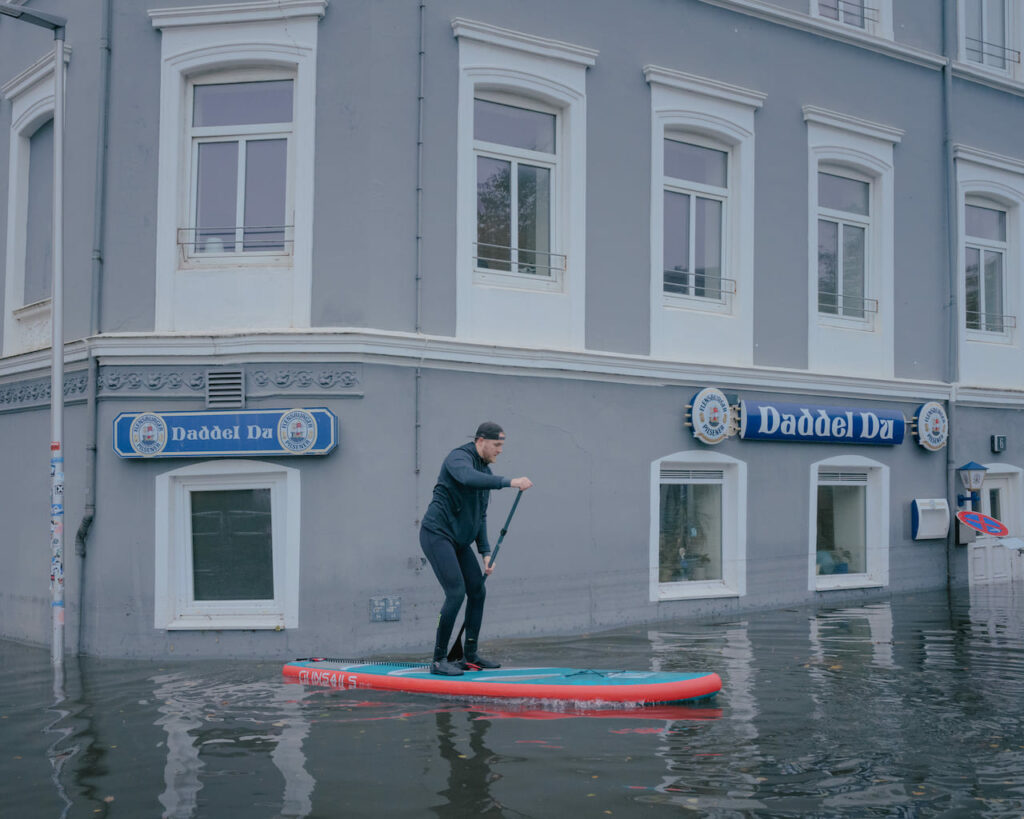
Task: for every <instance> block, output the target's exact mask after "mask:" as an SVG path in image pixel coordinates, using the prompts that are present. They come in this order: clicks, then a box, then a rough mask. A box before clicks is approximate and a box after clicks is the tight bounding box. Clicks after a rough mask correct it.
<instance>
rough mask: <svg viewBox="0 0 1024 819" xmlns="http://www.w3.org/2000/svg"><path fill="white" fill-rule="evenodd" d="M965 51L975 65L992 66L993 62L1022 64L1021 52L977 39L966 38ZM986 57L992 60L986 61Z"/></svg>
mask: <svg viewBox="0 0 1024 819" xmlns="http://www.w3.org/2000/svg"><path fill="white" fill-rule="evenodd" d="M964 51H965V52H966V55H967V59H968V60H970V61H971V62H974V63H983V64H988V65H991V64H992V61H993V60H994V61H998V62H1004V63H1019V62H1020V52H1019V51H1017V50H1016V49H1014V48H1007V47H1006V46H1003V45H999V44H998V43H988V42H985V41H984V40H979V39H978V38H977V37H964ZM986 57H988V58H990V59H989V60H986V59H985V58H986Z"/></svg>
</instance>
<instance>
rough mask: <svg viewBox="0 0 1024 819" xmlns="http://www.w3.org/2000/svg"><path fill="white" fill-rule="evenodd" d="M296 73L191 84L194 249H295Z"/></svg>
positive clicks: (190, 245) (202, 252)
mask: <svg viewBox="0 0 1024 819" xmlns="http://www.w3.org/2000/svg"><path fill="white" fill-rule="evenodd" d="M292 86H293V81H292V80H268V81H254V82H232V83H210V84H195V85H193V86H192V123H191V135H192V161H193V178H192V191H193V194H192V200H191V202H192V218H191V224H190V227H189V229H188V230H187V231H186V234H187V240H186V241H185V242H184V243H183V244H185V246H186V247H187V249H188V251H189V253H190V254H191V255H199V256H207V255H209V254H235V253H264V254H274V255H281V254H283V253H287V252H290V249H291V227H292V226H291V225H288V224H286V222H288V221H289V216H288V214H289V213H290V203H289V184H288V179H289V142H290V139H291V136H292V120H293V113H292V110H293V88H292Z"/></svg>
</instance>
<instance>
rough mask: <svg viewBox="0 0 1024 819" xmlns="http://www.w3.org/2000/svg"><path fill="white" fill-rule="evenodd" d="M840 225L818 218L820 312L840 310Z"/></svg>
mask: <svg viewBox="0 0 1024 819" xmlns="http://www.w3.org/2000/svg"><path fill="white" fill-rule="evenodd" d="M838 293H839V225H838V224H837V223H835V222H829V221H827V220H825V219H819V220H818V312H820V313H833V314H834V313H837V312H838V310H839V299H838V297H837V296H838Z"/></svg>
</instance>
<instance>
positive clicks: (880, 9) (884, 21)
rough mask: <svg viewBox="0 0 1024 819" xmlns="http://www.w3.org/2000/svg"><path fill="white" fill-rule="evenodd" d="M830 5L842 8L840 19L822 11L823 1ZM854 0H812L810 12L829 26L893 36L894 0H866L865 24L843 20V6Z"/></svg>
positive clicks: (888, 38) (881, 35)
mask: <svg viewBox="0 0 1024 819" xmlns="http://www.w3.org/2000/svg"><path fill="white" fill-rule="evenodd" d="M822 2H824V3H826V4H828V5H830V6H837V7H838V8H839V10H840V13H839V19H838V20H834V19H832V18H831V17H829V16H828V15H827V14H823V13H822V11H821V3H822ZM848 2H850V3H851V4H852V0H810V6H809V9H808V11H809V13H810V15H811V17H813V18H814V19H816V20H819V21H820V22H821V23H823V24H824V25H827V26H834V27H836V28H839V29H849V30H852V31H856V32H863V33H864V34H868V35H871V36H873V37H882V38H884V39H887V40H891V39H892V38H893V28H892V0H864V12H865V13H864V25H863V26H857V25H854V24H853V23H847V22H845V21H844V20H843V14H842V12H843V6H844V4H846V3H848Z"/></svg>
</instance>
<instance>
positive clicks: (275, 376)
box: [0, 0, 1024, 658]
mask: <svg viewBox="0 0 1024 819" xmlns="http://www.w3.org/2000/svg"><path fill="white" fill-rule="evenodd" d="M165 2H166V4H167V5H166V7H161V8H152V9H148V10H147V9H146V8H145V7H144V6H142V5H140V4H138V3H134V2H128V1H127V0H89V1H88V2H77V3H70V2H67V1H66V0H45V1H44V0H31V1H30V2H29V3H27V4H26V5H28V6H31V7H32V8H35V9H38V10H41V11H47V12H51V13H55V14H61V15H66V16H67V17H68V26H67V43H68V47H69V48H68V53H69V56H68V58H67V60H66V65H65V66H64V71H65V77H66V84H67V103H66V106H65V110H66V135H67V136H66V160H65V167H66V176H65V193H64V197H65V213H66V225H65V231H64V238H65V283H64V294H65V316H64V325H65V337H66V338H67V339H68V343H67V345H66V351H65V355H66V378H65V384H64V393H65V401H66V406H67V422H66V438H65V460H66V463H65V473H66V495H65V504H64V508H65V510H66V512H65V515H66V535H65V541H66V548H65V554H64V567H65V574H64V578H63V581H64V583H65V596H66V611H67V615H66V617H67V620H66V623H67V633H68V638H67V642H68V646H69V650H71V651H82V652H85V653H90V654H97V655H113V656H140V657H141V656H145V657H159V656H166V655H168V654H171V653H173V654H174V655H175V656H237V657H266V658H281V657H289V656H302V655H308V654H310V653H318V654H329V655H336V656H361V655H366V654H369V653H386V652H394V651H408V652H417V651H424V652H425V651H426V650H427V648H428V647H429V646H430V645H431V643H432V639H433V630H434V625H435V623H436V617H437V611H438V608H439V606H440V602H441V592H440V588H439V586H438V585H437V582H436V580H435V579H434V577H433V575H432V573H431V571H430V568H429V567H427V566H426V565H425V561H424V560H423V557H422V554H421V552H420V549H419V545H418V537H417V532H418V525H419V520H420V518H421V516H422V514H423V512H424V510H425V508H426V506H427V504H428V502H429V500H430V497H431V490H432V486H433V483H434V479H435V477H436V475H437V470H438V467H439V466H440V463H441V461H442V459H443V458H444V456H445V454H446V453H447V452H448V451H449V450H450V449H451V448H453V447H455V446H457V445H460V444H462V443H464V442H466V441H467V440H468V439H469V437H470V435H471V433H472V430H473V429H475V427H476V425H477V423H478V422H480V421H482V420H486V419H493V420H496V421H498V422H500V423H501V424H502V425H503V426H504V427H505V429H506V431H507V433H508V443H507V445H506V447H505V452H504V454H503V455H502V456H501V458H500V459H499V461H498V462H497V464H496V465H495V472H497V473H498V474H504V475H508V476H516V475H528V476H529V477H530V478H531V479H532V480H533V481H534V483H535V488H533V489H532V490H530V491H529V492H528V493H527V494H526V495H525V496H524V498H523V501H522V503H521V504H520V506H519V510H518V511H517V515H516V518H515V520H514V521H513V525H512V531H511V532H510V534H509V536H508V539H507V540H506V543H505V546H504V547H503V551H502V555H501V558H500V564H499V568H498V571H496V573H495V574H494V576H493V577H492V579H491V581H490V582H489V584H488V586H489V589H490V595H491V597H490V600H489V602H488V606H487V612H486V617H485V624H484V633H483V639H484V640H485V641H486V639H488V638H491V637H496V636H517V635H528V634H556V633H573V632H578V631H582V630H588V629H597V628H605V627H613V626H616V625H620V624H627V623H639V622H645V621H657V620H664V619H669V618H678V617H695V616H706V615H715V616H725V615H729V614H733V613H740V612H746V611H754V610H758V609H765V608H770V607H776V606H789V605H804V604H816V603H832V602H848V601H857V600H863V599H867V598H870V597H872V596H876V595H880V594H889V593H904V592H910V591H915V590H921V589H929V588H936V587H942V586H945V585H946V584H947V583H954V584H962V583H966V582H967V581H968V577H969V574H970V572H971V571H972V566H973V567H974V568H973V571H975V572H976V573H979V574H980V575H985V576H990V575H993V574H998V571H997V570H996V569H994V568H992V567H990V566H989V565H988V563H986V561H990V560H992V559H994V558H993V557H992V556H993V555H995V554H997V553H998V552H997V547H998V542H997V541H996V540H995V539H994V538H990V537H979V538H978V540H977V541H975V543H974V544H973V545H972V546H970V547H969V548H967V547H962V546H959V545H957V539H958V537H957V535H956V534H955V533H954V531H953V527H952V526H950V525H949V521H950V520H951V519H952V518H951V516H952V514H954V513H955V512H956V511H957V508H958V506H957V497H956V496H957V494H958V491H959V490H960V487H959V484H958V481H957V478H956V472H955V469H956V467H958V466H960V465H961V464H962V463H964V462H966V461H978V462H982V463H984V464H985V465H986V466H987V467H988V473H987V479H986V483H985V487H984V489H983V491H982V493H981V496H980V498H979V501H980V511H982V512H986V513H989V514H991V516H993V517H996V518H999V519H1000V520H1002V521H1004V522H1005V523H1006V525H1007V527H1008V528H1009V531H1010V534H1011V535H1018V534H1020V533H1021V531H1022V526H1024V522H1022V520H1021V514H1022V513H1021V508H1022V505H1024V504H1022V500H1024V483H1022V478H1021V475H1022V467H1024V426H1022V424H1021V422H1020V413H1019V410H1020V408H1021V406H1022V405H1024V391H1022V390H1024V335H1022V333H1024V329H1022V328H1021V327H1020V326H1019V324H1018V320H1017V318H1016V317H1017V316H1020V315H1022V314H1024V285H1022V280H1021V271H1022V261H1024V258H1022V257H1024V145H1022V143H1021V139H1020V134H1021V133H1022V132H1024V105H1022V99H1021V98H1022V95H1024V66H1022V63H1021V59H1020V55H1021V51H1020V50H1021V48H1022V47H1024V16H1022V15H1021V12H1020V9H1019V8H1018V6H1017V5H1016V3H1014V2H1012V0H988V1H987V2H982V0H958V1H955V0H945V1H944V2H942V3H919V2H912V1H911V0H775V2H769V0H671V2H664V1H663V0H631V2H628V3H626V2H608V1H607V0H606V1H605V2H594V0H563V2H559V3H549V2H542V0H516V2H509V1H508V0H473V1H472V2H470V0H427V2H422V3H417V2H412V0H388V1H387V2H383V0H378V1H377V2H373V1H372V0H344V1H343V0H333V1H332V2H327V0H243V2H233V3H225V4H217V3H200V4H196V3H194V2H193V3H189V4H186V3H178V4H173V0H165ZM51 53H52V52H51V49H50V38H49V35H48V33H47V32H45V31H42V30H38V29H34V28H33V27H32V26H28V25H25V24H24V23H22V22H20V21H17V20H12V19H7V18H0V84H2V85H0V90H2V95H3V101H2V103H0V156H2V155H4V154H6V156H7V157H8V160H7V161H6V162H0V264H2V265H3V267H2V271H3V280H4V288H3V296H2V299H3V301H2V304H3V308H2V315H0V321H2V324H3V347H2V357H0V441H2V447H3V467H2V475H3V481H4V491H3V492H2V493H0V520H2V521H3V523H4V534H3V537H2V539H0V554H2V555H3V562H4V566H5V571H4V572H3V574H2V576H0V633H2V635H3V636H5V637H8V638H13V639H17V640H24V641H29V642H35V643H46V642H48V640H49V633H50V622H51V606H50V600H51V593H50V588H49V578H48V577H47V568H48V567H49V565H50V560H49V554H50V551H49V542H48V539H47V534H46V533H47V526H48V522H49V521H48V517H47V515H48V499H49V491H50V490H49V480H50V477H49V475H48V473H47V469H46V461H45V460H44V459H45V458H47V457H48V443H49V441H48V432H47V429H48V423H49V420H48V419H49V415H48V408H49V387H48V385H49V371H50V361H51V355H50V349H49V337H50V335H49V334H50V307H51V305H50V296H51V286H50V285H51V280H50V273H49V271H50V269H51V268H50V265H51V262H50V257H49V253H50V243H49V231H50V227H49V219H50V212H51V205H52V199H51V195H52V194H51V193H50V191H51V189H52V178H53V163H52V144H53V128H52V124H51V123H52V118H53V110H54V98H53V77H54V71H55V64H54V63H55V60H54V58H53V57H52V56H50V55H51ZM993 436H1000V437H999V438H998V439H997V438H994V437H993ZM513 496H514V491H512V490H506V491H503V492H500V493H494V494H493V495H492V498H491V514H490V530H491V532H492V541H493V539H494V537H493V533H496V532H497V530H498V528H499V527H500V525H501V522H502V521H503V520H504V518H505V515H506V513H507V510H508V509H509V507H510V505H511V502H512V500H513ZM915 502H916V504H915ZM915 506H916V508H917V510H918V513H917V515H916V516H915V514H914V512H913V508H914V507H915ZM57 580H58V581H59V580H60V578H57Z"/></svg>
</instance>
